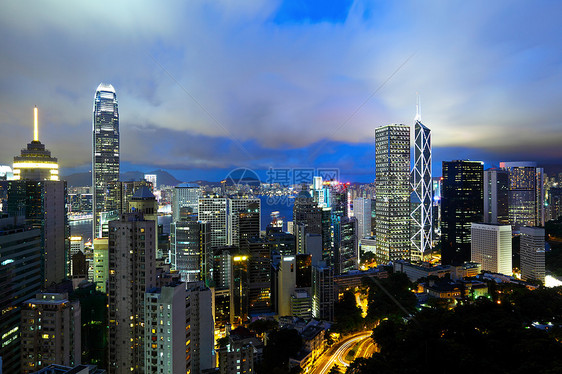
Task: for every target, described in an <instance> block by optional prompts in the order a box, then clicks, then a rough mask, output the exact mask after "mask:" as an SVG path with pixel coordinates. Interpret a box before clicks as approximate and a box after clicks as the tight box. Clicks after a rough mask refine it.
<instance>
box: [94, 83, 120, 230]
mask: <svg viewBox="0 0 562 374" xmlns="http://www.w3.org/2000/svg"><path fill="white" fill-rule="evenodd" d="M92 135H93V140H92V189H93V191H92V195H93V202H92V213H93V223H92V224H93V231H92V235H93V236H94V237H97V235H98V232H99V229H98V225H99V222H100V212H103V211H108V210H116V209H117V207H111V206H108V205H107V204H106V201H105V200H106V199H105V196H106V195H107V192H108V191H107V189H108V184H109V183H110V182H117V181H118V180H119V112H118V110H117V95H116V94H115V89H114V88H113V86H112V85H110V84H104V83H101V84H100V85H99V86H98V88H97V90H96V94H95V97H94V120H93V134H92Z"/></svg>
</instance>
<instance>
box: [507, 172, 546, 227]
mask: <svg viewBox="0 0 562 374" xmlns="http://www.w3.org/2000/svg"><path fill="white" fill-rule="evenodd" d="M500 167H501V168H502V169H504V170H507V171H508V172H509V222H510V223H511V226H512V227H513V231H515V232H518V231H519V228H520V227H522V226H530V227H534V226H544V219H545V214H544V198H545V192H544V170H543V169H542V168H538V167H537V164H536V163H535V162H500Z"/></svg>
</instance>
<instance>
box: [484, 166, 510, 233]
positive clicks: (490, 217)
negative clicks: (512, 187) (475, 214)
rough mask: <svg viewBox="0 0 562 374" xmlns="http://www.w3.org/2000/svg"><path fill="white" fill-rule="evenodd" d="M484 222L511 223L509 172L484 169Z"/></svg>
mask: <svg viewBox="0 0 562 374" xmlns="http://www.w3.org/2000/svg"><path fill="white" fill-rule="evenodd" d="M484 223H499V224H500V225H507V224H509V173H508V172H507V171H506V170H502V169H490V170H486V171H484Z"/></svg>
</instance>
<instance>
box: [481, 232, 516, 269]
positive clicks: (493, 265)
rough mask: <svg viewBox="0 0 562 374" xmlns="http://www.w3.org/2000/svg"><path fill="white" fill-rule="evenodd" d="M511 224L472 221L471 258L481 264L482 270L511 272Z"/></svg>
mask: <svg viewBox="0 0 562 374" xmlns="http://www.w3.org/2000/svg"><path fill="white" fill-rule="evenodd" d="M511 257H512V246H511V225H499V224H493V223H472V225H471V260H472V261H473V262H477V263H480V264H482V270H483V271H489V272H492V273H500V274H505V275H511V274H513V267H512V260H511Z"/></svg>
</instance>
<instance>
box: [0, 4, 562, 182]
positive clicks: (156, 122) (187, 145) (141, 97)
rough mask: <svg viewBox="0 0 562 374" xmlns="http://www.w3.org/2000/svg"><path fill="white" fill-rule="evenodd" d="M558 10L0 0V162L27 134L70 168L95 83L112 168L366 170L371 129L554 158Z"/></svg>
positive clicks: (501, 154) (180, 174)
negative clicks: (105, 93)
mask: <svg viewBox="0 0 562 374" xmlns="http://www.w3.org/2000/svg"><path fill="white" fill-rule="evenodd" d="M561 14H562V3H560V2H558V1H513V0H509V1H459V2H455V1H435V2H433V1H400V2H398V1H393V2H373V1H344V0H338V1H332V2H326V1H298V0H292V1H285V2H283V1H271V0H268V1H226V0H225V1H218V0H213V1H198V0H193V1H119V2H117V1H89V2H71V1H66V2H64V1H41V2H23V1H12V0H4V1H2V2H1V4H0V35H1V37H0V139H2V143H1V146H0V164H9V165H11V164H12V161H13V157H14V156H15V155H16V154H19V152H20V149H21V148H23V147H25V145H26V144H27V143H28V142H29V141H31V140H32V135H33V123H32V119H33V110H32V108H33V106H34V105H37V106H38V107H39V120H40V129H39V137H40V140H41V141H42V142H43V143H45V144H46V145H47V148H49V149H50V150H51V151H52V152H53V155H54V156H55V157H58V158H59V161H60V164H61V167H62V168H63V170H62V173H63V174H69V173H72V172H78V171H88V170H89V169H90V167H91V166H90V163H91V139H92V133H91V130H92V107H93V98H94V92H95V89H96V87H97V86H98V84H99V83H100V82H105V83H111V84H112V85H113V86H114V87H115V89H116V91H117V97H118V100H119V112H120V128H121V160H122V169H123V171H127V170H140V171H151V170H154V169H159V168H162V169H166V170H168V171H170V172H171V173H172V174H174V175H175V176H176V177H177V178H178V179H182V180H195V179H206V180H220V179H222V178H223V177H224V176H225V173H227V172H228V170H230V169H232V168H236V167H247V168H251V169H255V170H264V169H267V168H269V167H274V168H290V167H336V168H339V169H340V170H341V174H342V176H343V179H346V180H350V181H359V182H370V181H372V180H373V178H374V129H375V128H376V127H378V126H381V125H385V124H390V123H404V124H409V125H413V119H414V116H415V114H416V113H415V112H416V106H415V104H416V93H417V92H419V94H420V96H421V103H422V121H423V122H424V124H425V125H426V126H427V127H429V128H431V129H432V131H433V134H432V136H433V145H434V153H433V164H434V175H436V176H437V175H440V173H441V166H440V164H441V161H443V160H452V159H466V158H469V159H472V160H484V161H485V162H486V166H493V165H497V164H498V163H499V161H515V160H535V161H538V162H539V164H541V165H545V166H548V165H557V164H562V161H561V160H562V147H561V144H562V123H561V118H562V27H561V26H560V15H561Z"/></svg>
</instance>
